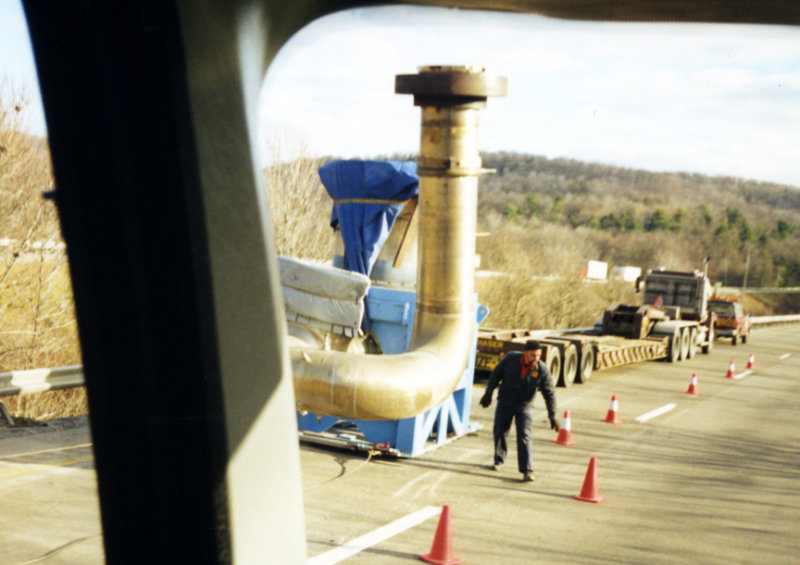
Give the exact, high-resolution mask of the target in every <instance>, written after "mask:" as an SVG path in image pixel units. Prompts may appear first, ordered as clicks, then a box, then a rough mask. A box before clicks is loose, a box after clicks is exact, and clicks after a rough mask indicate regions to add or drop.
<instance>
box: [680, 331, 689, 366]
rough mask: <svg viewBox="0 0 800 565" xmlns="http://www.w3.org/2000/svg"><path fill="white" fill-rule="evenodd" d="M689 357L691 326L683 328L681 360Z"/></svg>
mask: <svg viewBox="0 0 800 565" xmlns="http://www.w3.org/2000/svg"><path fill="white" fill-rule="evenodd" d="M688 358H689V328H683V329H682V330H681V351H680V359H679V361H683V360H684V359H688Z"/></svg>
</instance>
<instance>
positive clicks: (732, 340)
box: [731, 334, 739, 345]
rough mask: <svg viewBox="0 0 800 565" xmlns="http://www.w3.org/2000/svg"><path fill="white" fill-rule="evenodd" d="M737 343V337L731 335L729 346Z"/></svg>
mask: <svg viewBox="0 0 800 565" xmlns="http://www.w3.org/2000/svg"><path fill="white" fill-rule="evenodd" d="M738 342H739V336H737V335H736V334H733V335H732V336H731V345H736V344H737V343H738Z"/></svg>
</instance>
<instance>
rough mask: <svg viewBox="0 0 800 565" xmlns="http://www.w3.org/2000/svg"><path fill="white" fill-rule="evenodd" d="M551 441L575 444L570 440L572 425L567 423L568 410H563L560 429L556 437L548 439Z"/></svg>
mask: <svg viewBox="0 0 800 565" xmlns="http://www.w3.org/2000/svg"><path fill="white" fill-rule="evenodd" d="M550 442H551V443H560V444H561V445H575V442H574V441H572V426H571V425H570V423H569V410H567V411H566V412H564V419H563V420H562V422H561V430H559V432H558V437H557V438H556V439H552V440H550Z"/></svg>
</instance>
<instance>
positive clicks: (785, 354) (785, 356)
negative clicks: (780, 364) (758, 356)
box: [778, 353, 792, 361]
mask: <svg viewBox="0 0 800 565" xmlns="http://www.w3.org/2000/svg"><path fill="white" fill-rule="evenodd" d="M791 356H792V354H791V353H784V354H783V355H781V356H780V357H778V359H780V360H781V361H783V360H784V359H788V358H789V357H791Z"/></svg>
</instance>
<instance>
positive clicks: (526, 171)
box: [479, 152, 800, 286]
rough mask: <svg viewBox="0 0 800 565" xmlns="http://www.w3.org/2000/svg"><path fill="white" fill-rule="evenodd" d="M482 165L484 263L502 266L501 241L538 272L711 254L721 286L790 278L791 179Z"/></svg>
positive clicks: (486, 159) (797, 279)
mask: <svg viewBox="0 0 800 565" xmlns="http://www.w3.org/2000/svg"><path fill="white" fill-rule="evenodd" d="M483 163H484V166H485V167H487V168H492V169H496V171H497V172H496V173H495V174H489V175H484V176H483V177H481V180H480V186H481V190H480V202H479V222H480V223H481V224H482V225H481V226H480V227H481V229H483V230H485V231H488V232H489V235H488V236H487V237H485V238H481V240H479V250H480V251H481V254H482V256H483V258H484V263H483V267H484V268H486V269H498V270H500V269H505V268H507V262H508V261H509V260H511V261H512V262H513V261H514V260H515V259H514V258H512V257H510V256H509V252H507V251H502V250H501V249H500V248H503V249H506V248H508V247H509V246H510V247H518V248H523V249H527V250H529V251H530V250H539V251H540V252H542V253H544V254H545V256H546V257H547V258H548V260H549V266H547V267H545V266H539V267H538V268H541V269H544V270H557V265H559V264H562V263H564V262H568V263H569V266H568V267H567V269H568V270H570V271H571V270H572V269H573V264H574V263H576V262H580V261H582V260H588V259H596V260H602V261H608V262H609V263H611V264H614V265H636V266H640V267H642V268H650V267H654V266H658V265H664V266H667V267H671V268H685V269H690V268H700V264H701V261H702V258H703V257H704V256H711V257H712V263H711V274H712V276H713V277H714V278H715V280H720V281H721V282H723V283H724V284H727V285H742V284H747V286H800V189H798V188H796V187H791V186H785V185H777V184H771V183H764V182H757V181H750V180H744V179H738V178H733V177H709V176H704V175H699V174H689V173H653V172H648V171H643V170H636V169H627V168H621V167H613V166H607V165H601V164H596V163H586V162H581V161H576V160H571V159H548V158H546V157H540V156H534V155H524V154H517V153H505V152H502V153H484V154H483ZM515 244H517V245H515ZM554 264H555V265H556V266H553V265H554Z"/></svg>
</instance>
